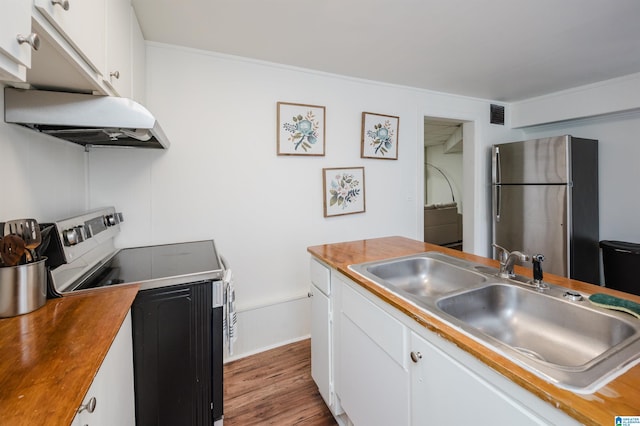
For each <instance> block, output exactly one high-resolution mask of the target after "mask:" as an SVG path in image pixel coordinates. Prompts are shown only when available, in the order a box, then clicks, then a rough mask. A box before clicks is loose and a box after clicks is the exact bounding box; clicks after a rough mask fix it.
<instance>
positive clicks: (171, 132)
mask: <svg viewBox="0 0 640 426" xmlns="http://www.w3.org/2000/svg"><path fill="white" fill-rule="evenodd" d="M278 101H285V102H296V103H306V104H314V105H324V106H325V107H326V156H324V157H299V156H277V155H276V102H278ZM147 106H148V108H149V109H150V110H151V111H153V112H154V114H156V116H157V117H158V118H159V122H160V123H161V125H162V126H163V129H164V130H165V132H166V133H167V135H168V136H169V138H170V140H171V143H172V145H171V148H170V149H169V150H168V151H166V152H150V151H135V150H131V151H129V150H94V151H92V152H91V153H90V154H89V158H90V159H89V176H90V188H91V196H90V204H91V206H92V207H97V206H99V205H103V204H114V205H115V206H116V207H117V208H118V209H120V210H122V211H123V212H124V215H125V220H126V221H125V223H124V226H123V232H122V236H121V237H120V239H119V240H118V242H117V243H118V244H119V245H120V246H132V245H139V244H155V243H166V242H175V241H187V240H193V239H205V238H213V239H215V241H216V245H217V247H218V249H219V251H220V252H221V253H222V254H223V255H224V256H225V257H226V258H227V259H228V261H229V262H230V264H231V266H232V269H233V271H234V273H235V277H236V279H235V281H236V286H237V300H238V308H239V310H240V311H241V314H240V318H239V322H240V323H241V328H240V330H241V333H240V337H239V342H238V345H237V347H238V351H239V352H238V353H240V351H241V352H243V353H251V352H254V351H256V350H260V348H264V347H269V346H272V345H276V344H279V343H282V342H284V341H288V340H294V339H297V338H300V337H303V336H304V335H306V334H307V333H308V332H309V328H308V319H307V318H306V317H305V318H300V315H298V314H296V315H291V312H300V309H302V312H308V301H307V299H306V294H307V292H308V287H309V276H308V263H309V262H308V260H309V257H308V254H307V253H306V248H307V247H308V246H310V245H317V244H323V243H329V242H338V241H345V240H354V239H362V238H371V237H379V236H387V235H402V236H407V237H410V238H416V239H421V235H422V220H423V217H422V206H423V202H424V200H423V195H422V194H423V191H424V187H423V185H424V184H423V182H422V180H423V179H422V176H423V167H424V166H423V163H424V154H423V150H422V135H423V124H422V123H423V117H424V116H425V115H430V116H441V117H447V116H452V117H453V118H463V119H465V120H471V121H475V120H477V121H478V122H482V123H488V121H489V120H488V115H489V105H488V102H486V101H482V100H475V99H468V98H462V97H456V96H449V95H445V94H436V93H432V92H427V91H422V90H416V89H411V88H405V87H398V86H391V85H387V84H380V83H376V82H370V81H362V80H356V79H351V78H345V77H341V76H335V75H329V74H323V73H317V72H311V71H307V70H303V69H297V68H291V67H283V66H278V65H274V64H268V63H263V62H258V61H252V60H245V59H242V58H236V57H229V56H225V55H218V54H213V53H208V52H202V51H196V50H190V49H184V48H179V47H174V46H167V45H161V44H148V45H147ZM362 111H370V112H378V113H382V114H389V115H395V116H399V117H400V131H399V135H400V143H399V159H398V160H397V161H382V160H374V159H361V158H360V126H361V113H362ZM500 127H501V128H500V129H497V130H487V125H484V124H479V125H478V128H479V130H478V134H480V135H481V136H482V137H484V136H485V135H488V136H491V133H492V132H495V133H496V134H501V132H503V133H504V132H506V131H505V130H504V128H502V126H500ZM488 136H487V140H486V142H484V141H483V142H482V143H485V144H486V143H490V141H491V142H492V141H493V140H494V139H495V138H489V137H488ZM502 138H503V139H508V138H507V137H506V136H502ZM465 150H467V147H466V146H465ZM469 152H470V153H472V155H476V154H477V155H478V156H479V157H481V158H485V157H484V155H485V151H484V148H483V149H478V150H474V149H473V147H469ZM487 158H488V157H487ZM473 161H474V160H473V159H472V162H473ZM481 161H484V160H481ZM351 166H364V167H365V189H366V212H365V213H363V214H354V215H348V216H340V217H332V218H324V217H323V211H322V168H323V167H351ZM482 167H483V168H484V167H485V165H484V164H482ZM483 168H481V170H484V169H483ZM471 172H472V174H473V173H475V171H474V170H471ZM480 173H485V172H484V171H481V172H480ZM480 187H481V188H482V190H483V191H486V190H487V189H486V188H485V185H484V184H481V185H480ZM470 190H471V191H473V185H472V186H470ZM487 194H488V192H487V193H486V194H480V195H479V196H478V199H481V200H480V201H477V202H478V203H479V205H486V203H487V200H486V199H484V198H486V196H487ZM472 216H473V215H472ZM479 220H484V218H482V217H481V218H480V219H479ZM476 228H477V227H476ZM480 228H482V229H481V230H479V231H478V233H479V235H481V236H482V237H481V238H484V239H485V241H483V242H481V243H480V247H481V249H482V250H484V246H486V245H488V242H487V241H486V238H487V237H486V235H487V229H486V222H482V224H481V226H480ZM471 229H473V226H471ZM470 247H472V246H470ZM291 300H294V301H291ZM295 300H297V301H295ZM300 306H302V308H300Z"/></svg>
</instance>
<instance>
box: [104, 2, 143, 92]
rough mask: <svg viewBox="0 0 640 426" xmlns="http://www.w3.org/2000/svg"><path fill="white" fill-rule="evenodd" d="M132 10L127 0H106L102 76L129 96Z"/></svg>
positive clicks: (106, 81) (111, 85)
mask: <svg viewBox="0 0 640 426" xmlns="http://www.w3.org/2000/svg"><path fill="white" fill-rule="evenodd" d="M132 11H133V10H132V8H131V2H130V1H129V0H109V1H108V2H107V21H106V45H107V50H106V52H107V59H106V60H107V64H106V67H105V69H104V72H103V74H102V76H103V79H104V81H105V83H107V84H108V85H109V86H110V87H111V88H113V89H114V90H115V92H116V93H117V94H118V95H119V96H122V97H131V82H132V75H131V74H132V72H131V70H132V68H131V37H132V34H131V30H132V29H131V19H132V16H131V15H132ZM134 17H135V15H134Z"/></svg>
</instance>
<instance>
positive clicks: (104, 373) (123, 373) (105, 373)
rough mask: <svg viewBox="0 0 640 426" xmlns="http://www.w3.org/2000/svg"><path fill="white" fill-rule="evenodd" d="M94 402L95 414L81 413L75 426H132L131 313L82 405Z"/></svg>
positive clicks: (84, 410)
mask: <svg viewBox="0 0 640 426" xmlns="http://www.w3.org/2000/svg"><path fill="white" fill-rule="evenodd" d="M92 398H94V399H93V401H95V408H94V409H93V411H92V412H89V411H90V410H87V409H83V410H81V411H79V412H78V414H77V415H76V417H75V418H74V420H73V423H72V426H76V425H77V426H81V425H89V426H113V425H119V426H133V425H134V424H135V398H134V393H133V344H132V334H131V313H130V312H129V314H127V317H126V318H125V320H124V322H123V324H122V326H121V327H120V331H119V332H118V334H117V336H116V338H115V340H114V341H113V344H112V345H111V348H110V349H109V352H108V353H107V356H106V357H105V358H104V361H103V362H102V365H101V366H100V369H99V370H98V373H97V374H96V376H95V378H94V379H93V383H92V384H91V387H90V388H89V390H88V391H87V394H86V396H85V397H84V399H83V402H82V404H83V406H85V407H89V405H90V404H91V403H92V402H91V401H92Z"/></svg>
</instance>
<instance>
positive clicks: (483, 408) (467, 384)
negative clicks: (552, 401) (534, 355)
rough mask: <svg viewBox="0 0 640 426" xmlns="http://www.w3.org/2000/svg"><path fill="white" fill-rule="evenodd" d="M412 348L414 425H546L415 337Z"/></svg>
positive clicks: (412, 335) (439, 351) (412, 338)
mask: <svg viewBox="0 0 640 426" xmlns="http://www.w3.org/2000/svg"><path fill="white" fill-rule="evenodd" d="M410 346H411V359H412V362H411V364H412V365H411V407H412V409H411V424H413V425H421V424H427V423H429V424H451V423H453V424H478V425H488V424H494V425H507V424H511V425H539V424H546V422H544V421H542V420H541V419H540V418H539V417H537V416H536V415H534V414H533V413H531V412H530V411H529V410H528V409H527V408H525V407H524V406H522V405H520V404H518V403H516V402H515V401H514V400H513V399H511V398H509V397H508V396H507V395H505V394H504V393H503V392H501V391H500V390H498V389H497V388H496V387H495V386H493V385H491V384H490V383H488V382H487V381H485V380H484V379H482V378H481V377H479V376H478V375H477V374H475V373H474V372H472V371H471V370H469V369H468V368H467V367H465V366H464V365H463V364H461V363H459V362H458V361H456V360H455V359H453V358H452V357H451V356H449V355H447V354H446V353H444V352H443V351H441V350H439V349H437V348H436V347H435V346H433V345H432V344H430V343H429V342H427V341H426V340H425V339H423V338H421V337H420V336H418V335H417V334H415V333H411V345H410ZM427 419H428V422H427Z"/></svg>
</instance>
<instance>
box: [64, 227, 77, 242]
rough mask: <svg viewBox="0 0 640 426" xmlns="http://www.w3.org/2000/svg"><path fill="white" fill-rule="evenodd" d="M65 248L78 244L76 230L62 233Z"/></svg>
mask: <svg viewBox="0 0 640 426" xmlns="http://www.w3.org/2000/svg"><path fill="white" fill-rule="evenodd" d="M62 236H63V237H64V245H65V246H75V245H76V244H78V243H79V242H80V237H79V233H78V228H71V229H66V230H64V231H62Z"/></svg>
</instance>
